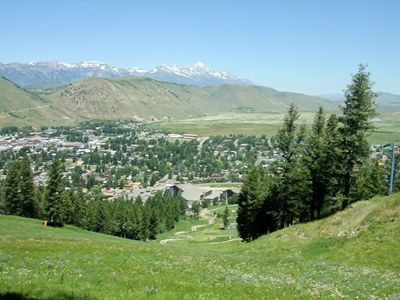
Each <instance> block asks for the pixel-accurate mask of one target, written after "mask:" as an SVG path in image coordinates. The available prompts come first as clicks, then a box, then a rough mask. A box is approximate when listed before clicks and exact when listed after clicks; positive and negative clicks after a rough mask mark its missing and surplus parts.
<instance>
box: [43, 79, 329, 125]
mask: <svg viewBox="0 0 400 300" xmlns="http://www.w3.org/2000/svg"><path fill="white" fill-rule="evenodd" d="M48 99H49V100H51V101H53V102H55V103H58V104H60V105H61V106H64V107H70V108H72V109H73V110H74V111H75V112H76V113H78V114H80V115H81V116H84V117H86V118H96V119H102V118H107V119H132V118H134V119H145V120H167V119H171V118H173V119H183V118H189V117H201V116H203V115H205V114H218V113H222V112H226V111H241V110H245V111H249V110H250V111H278V112H283V111H286V108H287V106H288V105H289V104H290V103H291V102H295V103H296V104H297V105H298V107H299V108H300V109H301V110H311V109H312V110H315V109H317V108H318V107H319V106H320V105H324V106H325V107H326V110H328V111H332V110H336V109H337V107H336V106H335V105H333V104H331V103H330V102H329V101H326V100H324V99H322V98H316V97H311V96H306V95H302V94H295V93H280V92H278V91H276V90H273V89H269V88H265V87H252V86H241V85H221V86H206V87H198V86H194V85H181V84H174V83H169V82H162V81H155V80H152V79H148V78H141V77H126V78H108V79H104V78H87V79H83V80H81V81H79V82H77V83H74V84H71V85H70V86H68V87H66V88H65V89H61V90H59V91H57V92H56V93H54V94H51V95H48Z"/></svg>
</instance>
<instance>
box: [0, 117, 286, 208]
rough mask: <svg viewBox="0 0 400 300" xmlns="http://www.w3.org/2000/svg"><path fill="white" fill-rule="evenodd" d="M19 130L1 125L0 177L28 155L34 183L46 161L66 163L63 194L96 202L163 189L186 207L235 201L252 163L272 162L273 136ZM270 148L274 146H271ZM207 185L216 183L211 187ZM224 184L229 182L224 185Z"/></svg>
mask: <svg viewBox="0 0 400 300" xmlns="http://www.w3.org/2000/svg"><path fill="white" fill-rule="evenodd" d="M41 129H42V130H40V131H30V130H27V129H25V130H24V131H23V132H22V131H18V130H17V128H14V127H5V128H3V130H2V135H1V136H0V151H1V156H0V173H1V175H0V176H1V179H0V180H4V179H5V177H6V173H7V168H8V167H9V166H10V162H12V161H13V160H15V159H17V158H20V159H22V158H24V157H28V158H29V159H30V162H31V168H32V172H33V175H34V181H35V184H36V185H45V183H46V178H47V172H46V171H48V169H49V168H50V164H51V161H52V160H53V159H58V160H60V161H61V162H62V163H63V164H64V172H63V185H64V187H65V188H66V189H77V188H82V191H83V193H85V194H88V195H91V196H92V197H96V198H99V199H102V200H105V199H109V200H112V199H114V198H115V197H118V196H121V195H122V196H126V197H127V198H129V199H130V198H133V199H136V197H137V196H139V195H140V196H141V198H142V199H143V200H144V201H145V200H146V199H147V198H148V197H150V196H152V195H154V194H155V192H156V191H158V190H161V191H163V193H165V192H167V191H168V194H170V195H177V194H178V193H179V194H180V195H181V196H182V197H183V198H184V199H185V200H186V201H187V202H188V204H189V207H191V205H192V204H193V203H194V202H201V203H204V204H203V205H204V206H206V205H208V204H216V203H221V202H222V203H225V202H226V203H235V202H236V201H235V200H236V196H235V195H237V194H238V192H239V191H240V188H239V187H240V182H241V181H242V180H243V179H244V178H245V177H246V176H247V174H248V172H249V170H250V169H251V168H253V167H254V166H255V165H260V164H263V165H264V166H265V167H267V166H268V164H271V163H273V162H274V161H276V160H278V159H279V158H280V156H279V155H278V152H277V149H274V144H275V141H274V138H273V137H272V138H267V137H266V136H261V137H255V136H243V135H230V136H212V137H200V136H198V135H196V134H184V133H182V134H177V133H168V132H161V131H159V130H151V129H148V128H146V126H145V124H143V123H140V122H123V123H122V122H121V123H120V122H106V123H103V122H99V123H96V122H94V123H88V122H87V123H82V124H81V126H79V127H73V128H72V127H60V128H57V127H56V128H51V129H49V128H41ZM275 148H276V147H275ZM210 183H221V185H219V188H210ZM222 183H229V185H225V186H226V187H224V185H223V184H222Z"/></svg>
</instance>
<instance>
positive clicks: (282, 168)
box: [274, 103, 310, 227]
mask: <svg viewBox="0 0 400 300" xmlns="http://www.w3.org/2000/svg"><path fill="white" fill-rule="evenodd" d="M299 117H300V114H299V112H298V108H297V107H296V106H295V105H294V104H293V103H292V104H291V105H290V107H289V108H288V112H287V114H286V115H285V117H284V120H283V125H282V126H281V127H280V128H279V129H278V134H277V139H278V147H279V149H280V151H281V152H282V157H283V159H282V160H281V161H279V163H278V164H277V165H276V167H275V168H274V173H275V177H276V178H277V179H276V181H275V182H276V183H279V185H277V186H276V187H277V189H276V192H277V194H276V196H277V198H278V200H279V211H278V212H277V215H276V216H277V218H278V219H279V220H280V227H284V226H286V225H289V224H292V223H293V222H294V221H295V219H298V220H299V221H302V220H303V219H304V218H306V216H307V215H308V209H307V202H308V201H309V200H308V199H309V198H308V197H309V195H308V193H309V190H310V186H309V180H308V178H309V174H308V170H307V168H305V167H304V165H302V161H301V159H300V157H301V154H302V152H303V149H302V148H303V141H304V140H305V137H306V129H305V124H302V125H300V126H298V125H297V124H296V122H297V120H298V119H299Z"/></svg>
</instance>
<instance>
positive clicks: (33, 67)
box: [0, 61, 254, 89]
mask: <svg viewBox="0 0 400 300" xmlns="http://www.w3.org/2000/svg"><path fill="white" fill-rule="evenodd" d="M0 76H3V77H5V78H7V79H9V80H11V81H12V82H14V83H16V84H17V85H19V86H21V87H24V88H25V87H28V89H35V88H37V87H38V85H37V84H40V83H47V86H50V87H53V86H52V85H51V84H49V82H53V83H56V84H57V87H59V86H60V84H61V85H64V86H66V85H68V84H69V83H71V82H77V81H79V80H81V79H84V78H88V77H101V78H111V77H128V76H137V77H147V78H152V79H155V80H159V81H167V82H174V83H178V84H194V85H198V86H204V85H211V84H228V83H229V84H240V85H254V83H253V82H252V81H251V80H249V79H247V78H244V77H240V76H235V75H232V74H231V73H229V71H225V72H216V71H213V70H211V69H210V68H208V67H206V66H205V65H203V64H202V63H201V62H198V63H196V64H194V65H193V66H192V67H190V66H178V65H173V66H166V65H164V64H161V65H159V66H157V67H155V68H154V69H152V70H142V69H140V68H137V67H133V68H130V69H123V68H118V67H113V66H111V65H110V64H108V63H105V62H99V61H82V62H77V63H73V64H67V63H63V62H59V61H51V62H40V61H30V62H28V63H17V62H15V63H10V64H2V63H0ZM39 88H40V85H39Z"/></svg>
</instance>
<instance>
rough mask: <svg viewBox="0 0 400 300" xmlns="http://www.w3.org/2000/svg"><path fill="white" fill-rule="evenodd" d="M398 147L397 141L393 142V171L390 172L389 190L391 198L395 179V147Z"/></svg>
mask: <svg viewBox="0 0 400 300" xmlns="http://www.w3.org/2000/svg"><path fill="white" fill-rule="evenodd" d="M395 145H396V141H394V142H393V148H392V171H391V172H390V188H389V196H390V195H392V190H393V177H394V160H395V155H394V146H395Z"/></svg>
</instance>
